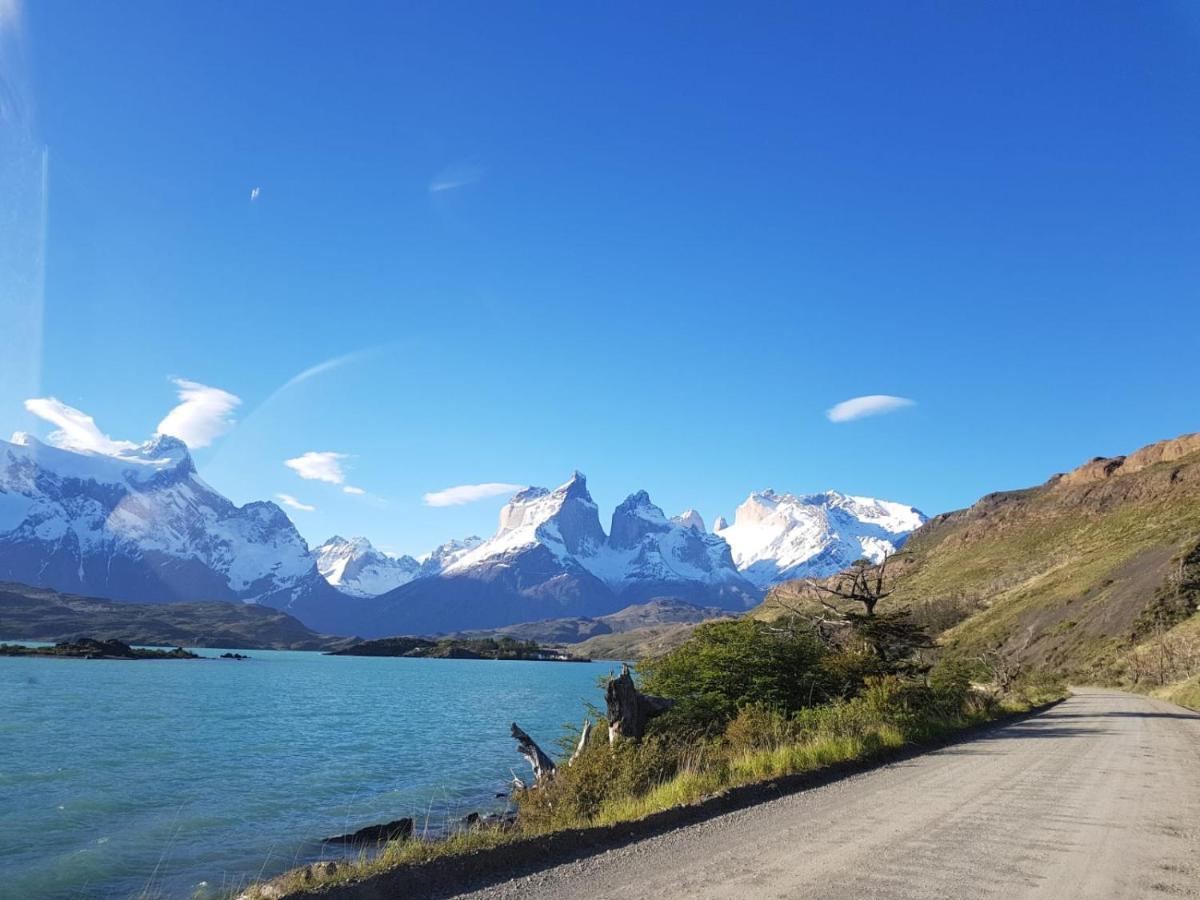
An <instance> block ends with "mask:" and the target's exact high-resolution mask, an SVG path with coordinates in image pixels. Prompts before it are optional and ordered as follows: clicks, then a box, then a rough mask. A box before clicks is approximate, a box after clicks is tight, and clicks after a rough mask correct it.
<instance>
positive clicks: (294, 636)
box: [0, 582, 347, 650]
mask: <svg viewBox="0 0 1200 900" xmlns="http://www.w3.org/2000/svg"><path fill="white" fill-rule="evenodd" d="M81 635H87V636H89V637H93V638H97V639H99V640H110V639H112V640H119V641H124V642H125V643H127V644H163V645H170V646H172V647H175V646H188V647H237V648H249V649H274V650H325V649H329V648H332V647H336V646H340V645H342V644H344V643H346V642H347V639H346V638H334V637H330V636H329V635H323V634H318V633H316V632H315V631H311V630H309V629H308V628H306V627H305V626H304V625H303V624H302V623H301V622H300V620H299V619H296V618H294V617H292V616H289V615H288V614H287V613H284V612H280V611H279V610H277V609H271V608H269V607H266V606H258V605H255V604H253V603H223V602H216V601H214V602H212V603H120V602H117V601H115V600H99V599H96V598H92V597H78V596H75V595H74V594H60V593H59V592H58V591H52V590H49V589H46V588H34V587H29V586H27V585H23V584H13V583H8V582H0V640H26V641H70V640H74V639H75V638H77V637H79V636H81Z"/></svg>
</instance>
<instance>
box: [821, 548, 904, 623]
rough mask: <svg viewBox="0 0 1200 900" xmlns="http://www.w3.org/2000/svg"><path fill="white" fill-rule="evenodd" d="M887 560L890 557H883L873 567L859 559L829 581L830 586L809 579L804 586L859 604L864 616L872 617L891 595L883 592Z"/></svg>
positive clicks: (888, 592)
mask: <svg viewBox="0 0 1200 900" xmlns="http://www.w3.org/2000/svg"><path fill="white" fill-rule="evenodd" d="M889 559H891V557H890V556H885V557H884V558H883V559H881V560H880V561H879V562H878V563H875V564H874V565H872V564H871V563H870V562H869V561H868V560H865V559H860V560H858V561H857V562H856V563H854V564H853V565H852V566H850V568H848V569H846V571H844V572H842V573H840V574H839V575H836V576H834V577H833V578H831V579H829V581H830V582H832V583H831V584H822V583H821V582H819V581H813V580H811V579H810V580H808V581H807V582H806V584H808V586H809V587H811V588H813V589H814V590H817V591H820V592H822V593H825V594H828V595H830V596H832V597H836V598H837V599H838V600H849V601H851V602H854V603H861V604H862V605H863V608H864V609H865V610H866V614H867V615H868V616H873V615H875V607H876V606H878V605H879V602H880V601H881V600H883V599H884V598H885V597H888V596H889V595H890V594H891V593H892V592H891V591H890V590H885V587H886V578H887V564H888V560H889ZM821 603H822V605H823V606H826V607H829V606H830V604H828V603H825V602H824V601H821ZM835 611H836V610H835Z"/></svg>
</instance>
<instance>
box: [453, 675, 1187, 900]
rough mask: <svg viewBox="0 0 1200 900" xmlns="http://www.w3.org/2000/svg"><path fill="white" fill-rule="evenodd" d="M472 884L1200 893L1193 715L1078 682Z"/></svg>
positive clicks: (700, 893)
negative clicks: (815, 774) (1037, 710)
mask: <svg viewBox="0 0 1200 900" xmlns="http://www.w3.org/2000/svg"><path fill="white" fill-rule="evenodd" d="M461 896H468V897H488V898H522V900H530V898H555V900H569V898H573V897H578V898H589V900H590V898H605V897H611V898H620V900H629V898H656V897H730V898H738V900H752V898H767V897H787V898H799V897H820V898H842V897H844V898H860V897H861V898H964V897H996V898H1005V900H1008V898H1017V897H1042V898H1055V900H1058V898H1073V897H1097V898H1101V897H1103V898H1110V897H1111V898H1120V897H1156V898H1169V897H1178V896H1187V897H1197V896H1200V715H1197V714H1195V713H1190V712H1188V711H1187V710H1183V709H1180V708H1179V707H1177V706H1172V705H1170V704H1167V703H1162V702H1159V701H1156V700H1151V699H1148V698H1146V697H1140V696H1136V695H1131V694H1124V693H1120V692H1117V691H1106V690H1091V689H1079V690H1078V691H1077V693H1076V694H1075V696H1073V697H1071V698H1070V699H1069V700H1067V701H1066V702H1064V703H1061V704H1059V705H1058V706H1056V707H1054V708H1053V709H1050V710H1048V711H1047V712H1045V713H1042V714H1040V715H1037V716H1034V717H1031V718H1028V719H1025V720H1023V721H1019V722H1015V723H1013V724H1009V725H1005V726H1001V727H999V728H997V729H995V730H993V731H988V732H985V733H983V734H981V735H980V736H979V737H978V738H977V739H974V740H971V741H967V742H963V743H959V744H955V745H953V746H951V747H947V748H945V749H942V750H937V751H934V752H931V753H928V754H926V755H923V756H920V757H917V758H913V759H909V760H906V761H904V762H899V763H896V764H894V765H889V766H886V767H884V768H881V769H877V770H874V771H871V772H868V773H865V774H862V775H858V776H854V777H851V778H848V779H845V780H843V781H839V782H836V783H834V784H830V785H827V786H825V787H821V788H817V789H814V790H809V791H804V792H802V793H799V794H793V795H791V796H788V797H783V798H780V799H778V800H772V801H770V802H768V803H764V804H762V805H759V806H755V807H752V808H749V809H744V810H740V811H738V812H734V813H729V814H726V815H723V816H719V817H717V818H714V819H710V820H708V821H706V822H702V823H699V824H695V825H690V826H687V827H683V828H680V829H678V830H676V831H672V832H669V833H667V834H663V835H660V836H658V837H654V838H650V839H647V840H644V841H640V842H638V843H634V844H630V845H627V846H625V847H621V848H619V849H615V850H610V851H608V852H606V853H600V854H598V855H595V856H590V857H586V858H584V859H581V860H578V861H575V862H571V863H566V864H563V865H559V866H555V867H552V868H547V869H545V870H543V871H541V872H538V873H536V874H533V875H529V876H526V877H522V878H517V879H514V880H512V881H509V882H506V883H501V884H495V885H490V886H488V887H487V888H486V889H483V890H481V891H479V892H477V893H471V894H464V895H461Z"/></svg>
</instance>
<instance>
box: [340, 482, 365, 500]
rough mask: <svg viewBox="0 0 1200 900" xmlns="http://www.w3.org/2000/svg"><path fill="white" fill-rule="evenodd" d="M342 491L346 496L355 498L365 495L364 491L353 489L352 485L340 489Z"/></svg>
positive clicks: (358, 488)
mask: <svg viewBox="0 0 1200 900" xmlns="http://www.w3.org/2000/svg"><path fill="white" fill-rule="evenodd" d="M342 491H343V492H345V493H347V494H354V495H355V496H356V497H361V496H362V495H363V494H365V493H366V491H364V490H363V489H362V488H360V487H355V486H354V485H352V484H348V485H346V486H345V487H344V488H342Z"/></svg>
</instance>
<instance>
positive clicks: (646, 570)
mask: <svg viewBox="0 0 1200 900" xmlns="http://www.w3.org/2000/svg"><path fill="white" fill-rule="evenodd" d="M688 513H689V514H690V515H689V514H685V515H684V516H677V517H675V518H673V519H668V518H667V517H666V515H664V514H663V511H662V510H661V509H660V508H659V507H657V506H655V505H654V503H653V502H651V500H650V495H649V494H647V493H646V492H645V491H638V492H637V493H634V494H630V495H629V496H628V497H627V498H625V500H624V502H622V503H621V504H620V505H619V506H618V507H617V508H616V509H615V510H613V516H612V527H611V528H610V530H609V535H608V541H607V543H606V545H605V546H604V547H603V549H602V550H601V551H600V552H597V553H595V554H593V555H592V556H590V557H588V558H586V559H583V560H581V562H582V563H583V565H584V566H586V567H587V568H588V569H589V570H590V571H591V572H592V573H593V574H595V575H596V576H597V577H599V578H600V579H602V580H603V581H605V582H607V583H608V584H609V585H611V586H612V587H613V589H614V590H615V591H616V592H617V593H618V594H620V595H621V596H622V597H625V598H630V597H631V596H636V597H637V599H643V600H644V599H650V597H653V596H682V597H684V598H686V599H688V600H691V601H692V602H697V601H699V600H705V601H711V602H717V603H720V604H722V605H724V606H727V607H732V608H735V609H736V608H739V607H744V606H748V605H750V604H752V603H753V602H754V601H756V600H757V599H758V592H757V591H756V589H755V587H754V586H753V585H752V584H750V583H749V582H747V581H746V579H744V578H743V577H742V576H741V575H740V574H739V572H738V571H737V568H736V566H735V565H734V562H733V557H732V556H731V554H730V551H729V545H728V544H726V543H725V541H724V540H722V539H721V538H720V537H717V536H716V535H713V534H708V533H706V532H705V531H704V529H703V522H702V521H701V522H700V524H699V526H697V525H696V522H697V520H699V519H700V516H699V514H698V513H696V512H695V511H694V510H689V511H688ZM685 523H686V524H685Z"/></svg>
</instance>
